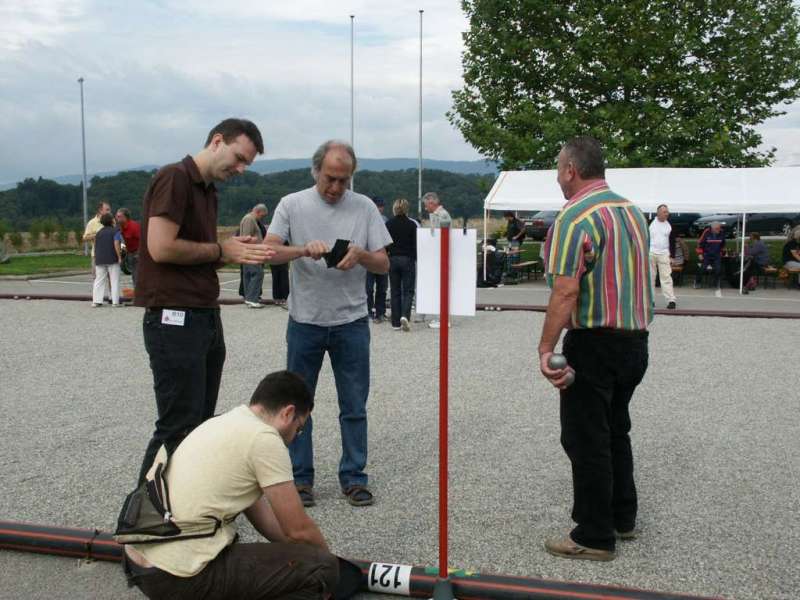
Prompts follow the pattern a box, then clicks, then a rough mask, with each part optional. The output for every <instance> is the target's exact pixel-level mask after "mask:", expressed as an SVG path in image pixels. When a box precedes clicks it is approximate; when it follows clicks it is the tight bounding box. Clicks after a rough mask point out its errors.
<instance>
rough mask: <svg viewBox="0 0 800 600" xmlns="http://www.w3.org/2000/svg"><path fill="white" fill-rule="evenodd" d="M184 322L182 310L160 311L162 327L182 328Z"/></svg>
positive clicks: (184, 317)
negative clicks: (175, 326) (173, 326)
mask: <svg viewBox="0 0 800 600" xmlns="http://www.w3.org/2000/svg"><path fill="white" fill-rule="evenodd" d="M185 320H186V311H184V310H167V309H166V308H165V309H164V310H162V311H161V323H162V324H164V325H177V326H178V327H183V323H184V321H185Z"/></svg>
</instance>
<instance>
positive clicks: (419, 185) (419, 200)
mask: <svg viewBox="0 0 800 600" xmlns="http://www.w3.org/2000/svg"><path fill="white" fill-rule="evenodd" d="M424 12H425V11H424V10H422V9H420V11H419V156H418V158H417V218H418V219H422V13H424Z"/></svg>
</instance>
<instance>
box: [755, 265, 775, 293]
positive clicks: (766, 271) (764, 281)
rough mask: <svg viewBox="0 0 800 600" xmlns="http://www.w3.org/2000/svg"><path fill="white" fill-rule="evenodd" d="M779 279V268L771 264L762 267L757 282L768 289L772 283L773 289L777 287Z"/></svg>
mask: <svg viewBox="0 0 800 600" xmlns="http://www.w3.org/2000/svg"><path fill="white" fill-rule="evenodd" d="M776 279H778V268H777V267H773V266H771V265H767V266H766V267H764V268H762V269H761V272H760V273H759V274H758V275H756V282H757V283H758V284H760V285H761V287H762V288H763V289H767V288H768V287H769V286H770V283H771V284H772V289H773V290H774V289H775V280H776Z"/></svg>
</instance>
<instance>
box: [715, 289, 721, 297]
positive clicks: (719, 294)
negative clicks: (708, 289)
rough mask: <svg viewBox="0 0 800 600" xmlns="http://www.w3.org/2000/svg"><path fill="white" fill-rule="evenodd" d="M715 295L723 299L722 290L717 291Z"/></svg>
mask: <svg viewBox="0 0 800 600" xmlns="http://www.w3.org/2000/svg"><path fill="white" fill-rule="evenodd" d="M714 295H715V296H716V297H717V298H722V290H720V289H717V291H716V292H714Z"/></svg>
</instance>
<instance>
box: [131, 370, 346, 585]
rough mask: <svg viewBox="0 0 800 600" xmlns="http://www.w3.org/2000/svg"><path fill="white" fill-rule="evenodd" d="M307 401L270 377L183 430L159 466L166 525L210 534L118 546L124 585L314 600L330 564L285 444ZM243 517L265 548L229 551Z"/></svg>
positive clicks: (294, 380)
mask: <svg viewBox="0 0 800 600" xmlns="http://www.w3.org/2000/svg"><path fill="white" fill-rule="evenodd" d="M312 408H313V399H312V397H311V394H310V393H309V391H308V388H307V386H306V385H305V383H304V382H303V381H302V380H301V379H300V378H299V377H298V376H297V375H295V374H294V373H290V372H288V371H278V372H276V373H271V374H269V375H267V376H266V377H265V378H264V379H263V380H262V381H261V383H259V384H258V387H257V388H256V391H255V392H254V393H253V397H252V398H251V399H250V405H249V406H244V405H243V406H238V407H236V408H234V409H232V410H230V411H229V412H227V413H225V414H223V415H220V416H218V417H214V418H212V419H209V420H208V421H206V422H204V423H203V424H202V425H200V426H199V427H197V428H196V429H195V430H194V431H192V432H191V433H190V434H189V435H188V436H187V437H186V438H185V439H184V440H183V441H182V442H181V444H180V446H178V448H177V449H176V450H175V452H174V453H173V455H172V456H171V457H170V459H169V465H168V468H167V474H166V483H167V487H168V489H169V499H170V502H171V508H172V516H173V518H174V520H175V522H176V523H178V524H180V523H197V522H202V521H203V520H204V519H208V520H212V521H213V520H218V521H219V522H220V523H221V526H220V527H219V529H217V530H216V532H215V533H214V535H212V536H210V537H202V538H197V539H179V540H172V541H165V542H157V543H149V544H132V545H126V547H125V548H126V551H125V552H126V560H125V561H124V563H125V564H126V567H125V568H126V572H127V574H128V578H129V580H130V582H131V583H132V584H134V585H136V586H138V587H139V589H141V590H142V592H144V593H145V595H146V596H148V597H149V598H190V597H191V598H293V597H297V598H301V597H302V598H323V597H325V596H327V595H329V594H330V593H331V592H332V591H333V589H334V588H335V586H336V583H337V580H338V564H337V559H336V557H335V556H333V555H332V554H331V553H330V551H329V549H328V545H327V543H326V542H325V538H323V536H322V533H321V532H320V530H319V527H318V526H317V525H316V523H314V521H313V520H312V519H311V517H309V516H308V515H307V514H306V512H305V510H304V509H303V505H302V503H301V501H300V497H299V496H298V494H297V490H296V488H295V485H294V478H293V476H292V464H291V460H290V459H289V452H288V449H287V445H288V444H289V443H291V442H292V440H294V438H295V437H296V436H298V435H300V434H301V432H302V430H303V427H304V425H305V422H306V420H307V419H308V417H309V415H310V414H311V410H312ZM241 512H244V514H245V516H246V517H247V518H248V520H249V521H250V522H251V523H252V524H253V527H255V529H256V530H257V531H258V532H259V533H261V535H263V536H264V537H265V538H267V539H268V540H269V541H270V542H272V543H270V544H264V543H252V544H237V543H234V542H235V541H236V524H235V519H236V516H237V515H238V514H239V513H241Z"/></svg>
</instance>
